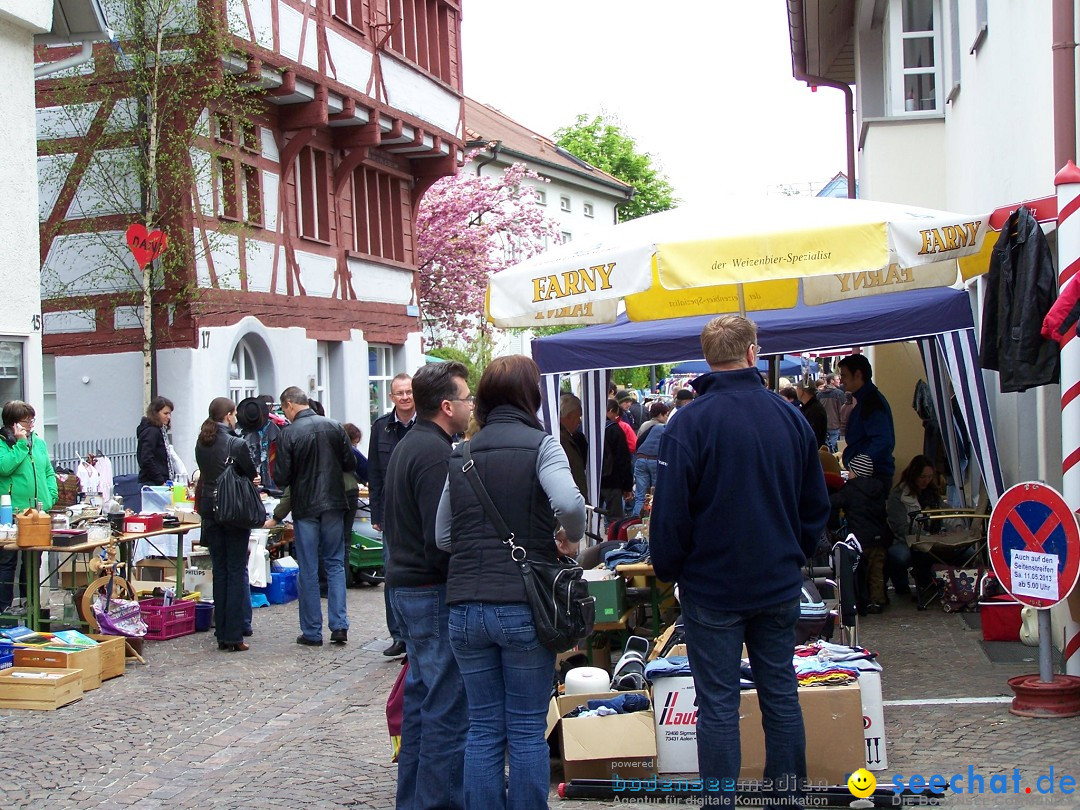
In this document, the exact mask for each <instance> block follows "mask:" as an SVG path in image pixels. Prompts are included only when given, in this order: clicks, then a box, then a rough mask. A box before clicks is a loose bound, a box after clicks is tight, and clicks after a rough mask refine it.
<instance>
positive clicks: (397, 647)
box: [368, 373, 416, 658]
mask: <svg viewBox="0 0 1080 810" xmlns="http://www.w3.org/2000/svg"><path fill="white" fill-rule="evenodd" d="M390 399H392V400H393V401H394V409H393V410H392V411H390V413H388V414H385V415H383V416H380V417H379V418H378V419H376V420H375V422H374V424H372V426H371V435H370V436H369V437H368V504H369V506H370V507H371V525H372V527H373V528H374V529H375V530H376V531H382V523H383V482H384V481H385V480H386V468H387V466H389V464H390V456H391V455H393V453H394V448H395V447H397V443H398V442H400V441H401V440H402V439H403V438H404V437H405V434H406V433H408V432H409V429H410V428H411V427H412V426H413V424H414V423H415V422H416V404H415V402H414V401H413V390H412V377H410V376H409V375H408V374H405V373H402V374H398V375H397V376H396V377H394V379H392V380H391V381H390ZM386 559H387V557H386V544H385V543H384V544H383V570H384V571H385V570H386ZM383 600H384V603H385V609H386V629H387V631H389V633H390V639H391V644H390V646H389V647H387V648H386V649H385V650H383V655H386V656H389V657H391V658H396V657H397V656H399V655H404V654H405V643H404V642H403V641H402V640H401V630H400V629H399V628H398V624H397V619H395V618H394V612H393V610H391V608H390V594H389V591H388V589H387V588H385V587H384V588H383Z"/></svg>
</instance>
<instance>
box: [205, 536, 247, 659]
mask: <svg viewBox="0 0 1080 810" xmlns="http://www.w3.org/2000/svg"><path fill="white" fill-rule="evenodd" d="M202 542H203V545H205V546H206V547H207V548H208V549H210V562H211V563H213V566H214V635H216V636H217V640H218V641H220V642H221V643H222V644H239V643H240V642H241V641H243V640H244V638H243V631H244V621H245V614H247V615H250V613H251V591H249V590H248V587H247V544H248V530H247V529H237V528H235V527H233V526H225V525H222V524H221V523H216V522H214V521H213V520H211V519H207V518H204V519H203V524H202ZM245 604H246V608H245ZM248 621H249V622H250V619H248Z"/></svg>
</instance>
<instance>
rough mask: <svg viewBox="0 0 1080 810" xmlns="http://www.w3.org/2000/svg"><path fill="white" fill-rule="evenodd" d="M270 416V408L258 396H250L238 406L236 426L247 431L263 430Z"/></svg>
mask: <svg viewBox="0 0 1080 810" xmlns="http://www.w3.org/2000/svg"><path fill="white" fill-rule="evenodd" d="M269 416H270V408H269V407H268V406H267V404H266V403H265V402H263V401H262V400H261V399H259V398H258V397H248V398H247V399H244V400H241V401H240V403H239V404H238V405H237V406H236V426H237V427H238V428H240V430H243V431H245V432H248V433H250V432H251V431H254V430H262V428H263V425H265V424H266V420H267V419H268V418H269Z"/></svg>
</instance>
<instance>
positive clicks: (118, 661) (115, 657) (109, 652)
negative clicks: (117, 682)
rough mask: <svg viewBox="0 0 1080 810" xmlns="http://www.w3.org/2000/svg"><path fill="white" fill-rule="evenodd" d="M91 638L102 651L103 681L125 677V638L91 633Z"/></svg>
mask: <svg viewBox="0 0 1080 810" xmlns="http://www.w3.org/2000/svg"><path fill="white" fill-rule="evenodd" d="M89 636H90V638H92V639H94V641H96V642H97V643H98V649H99V650H101V680H103V681H107V680H109V678H116V677H119V676H120V675H123V674H124V668H125V666H126V664H127V651H126V650H125V649H124V637H123V636H106V635H102V634H100V633H89Z"/></svg>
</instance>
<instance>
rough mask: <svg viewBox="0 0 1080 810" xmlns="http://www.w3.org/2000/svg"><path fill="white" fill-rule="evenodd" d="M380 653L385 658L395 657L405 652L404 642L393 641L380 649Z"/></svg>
mask: <svg viewBox="0 0 1080 810" xmlns="http://www.w3.org/2000/svg"><path fill="white" fill-rule="evenodd" d="M382 654H383V655H385V656H386V657H387V658H397V657H398V656H399V655H404V654H405V642H404V641H400V640H399V641H395V642H394V643H393V644H391V645H390V646H389V647H387V648H386V649H385V650H383V651H382Z"/></svg>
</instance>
